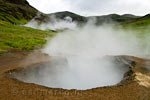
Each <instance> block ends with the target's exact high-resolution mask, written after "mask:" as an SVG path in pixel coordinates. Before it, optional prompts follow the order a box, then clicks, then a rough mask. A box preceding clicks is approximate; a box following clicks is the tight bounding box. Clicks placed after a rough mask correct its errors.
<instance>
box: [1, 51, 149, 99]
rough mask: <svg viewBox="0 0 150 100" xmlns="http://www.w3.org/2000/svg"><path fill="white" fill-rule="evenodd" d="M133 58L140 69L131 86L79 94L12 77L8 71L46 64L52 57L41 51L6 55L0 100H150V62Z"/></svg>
mask: <svg viewBox="0 0 150 100" xmlns="http://www.w3.org/2000/svg"><path fill="white" fill-rule="evenodd" d="M27 55H28V56H27ZM27 58H28V59H27ZM35 58H36V59H35ZM37 58H38V59H37ZM131 58H132V59H133V60H134V61H136V62H137V66H136V67H135V68H134V69H133V71H134V74H133V76H132V77H133V79H132V80H130V81H129V82H128V83H126V84H123V85H119V86H113V87H103V88H95V89H91V90H86V91H77V90H63V89H51V88H47V87H43V86H39V85H35V84H26V83H23V82H19V81H17V80H13V79H10V78H8V77H7V76H6V75H5V72H7V71H9V70H12V69H16V68H18V67H25V66H28V65H32V64H35V63H41V62H45V61H48V60H50V59H51V58H50V57H48V56H47V55H43V54H41V53H40V52H38V51H37V52H34V53H31V52H10V53H8V54H3V55H0V100H150V77H149V76H150V74H149V73H150V72H149V70H148V69H147V70H146V68H147V67H146V68H144V67H143V66H149V64H148V62H150V61H149V60H144V59H140V58H135V57H131ZM145 62H146V64H147V65H145Z"/></svg>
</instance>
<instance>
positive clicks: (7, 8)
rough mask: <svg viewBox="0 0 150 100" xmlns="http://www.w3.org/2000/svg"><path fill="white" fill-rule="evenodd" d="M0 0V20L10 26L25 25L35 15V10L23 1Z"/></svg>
mask: <svg viewBox="0 0 150 100" xmlns="http://www.w3.org/2000/svg"><path fill="white" fill-rule="evenodd" d="M8 1H11V0H0V20H1V21H7V22H10V23H12V24H15V25H16V24H19V25H20V24H25V23H27V22H28V21H29V20H31V19H32V18H33V17H34V16H36V14H37V10H36V9H34V8H33V7H31V6H30V5H28V4H26V3H24V1H25V0H12V1H11V2H19V3H20V4H15V3H10V2H8Z"/></svg>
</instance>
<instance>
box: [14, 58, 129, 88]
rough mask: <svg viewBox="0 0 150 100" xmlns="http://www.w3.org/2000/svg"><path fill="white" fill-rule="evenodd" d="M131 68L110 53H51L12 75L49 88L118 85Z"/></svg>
mask: <svg viewBox="0 0 150 100" xmlns="http://www.w3.org/2000/svg"><path fill="white" fill-rule="evenodd" d="M128 71H129V67H128V66H126V65H124V64H123V63H120V64H119V63H117V62H115V60H113V59H112V58H109V57H104V58H87V57H80V58H79V57H74V56H72V57H51V59H50V61H49V62H45V63H40V64H35V65H31V66H29V67H27V68H25V69H21V70H20V71H17V72H16V73H15V74H13V77H14V78H16V79H18V80H20V81H23V82H25V83H35V84H38V85H42V86H46V87H50V88H63V89H77V90H86V89H91V88H96V87H104V86H113V85H117V84H118V83H120V81H122V80H123V78H124V74H125V73H126V72H128Z"/></svg>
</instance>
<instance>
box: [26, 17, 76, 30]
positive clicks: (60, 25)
mask: <svg viewBox="0 0 150 100" xmlns="http://www.w3.org/2000/svg"><path fill="white" fill-rule="evenodd" d="M39 16H40V15H37V17H39ZM48 17H49V19H50V20H47V22H44V23H43V22H39V21H37V20H35V19H32V20H31V21H30V22H29V23H28V24H26V25H25V26H26V27H31V28H35V29H41V30H63V29H75V28H76V27H77V25H76V23H75V22H73V21H72V18H71V17H69V16H67V17H65V18H64V19H58V18H56V17H55V16H54V15H52V16H48Z"/></svg>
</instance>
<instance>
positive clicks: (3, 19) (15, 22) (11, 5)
mask: <svg viewBox="0 0 150 100" xmlns="http://www.w3.org/2000/svg"><path fill="white" fill-rule="evenodd" d="M36 14H37V10H36V9H35V8H33V7H31V6H30V5H29V3H28V2H27V1H26V0H0V53H5V52H8V51H9V50H11V49H15V50H33V49H38V48H41V47H42V46H43V45H44V44H45V43H46V40H45V38H47V37H51V36H53V35H54V34H55V33H54V32H52V31H41V30H36V29H32V28H27V27H24V26H20V25H21V24H25V23H27V22H28V21H29V20H31V19H32V18H33V17H34V16H36Z"/></svg>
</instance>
